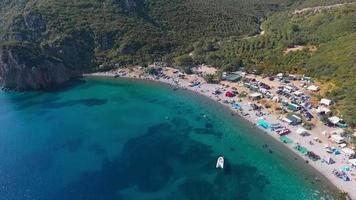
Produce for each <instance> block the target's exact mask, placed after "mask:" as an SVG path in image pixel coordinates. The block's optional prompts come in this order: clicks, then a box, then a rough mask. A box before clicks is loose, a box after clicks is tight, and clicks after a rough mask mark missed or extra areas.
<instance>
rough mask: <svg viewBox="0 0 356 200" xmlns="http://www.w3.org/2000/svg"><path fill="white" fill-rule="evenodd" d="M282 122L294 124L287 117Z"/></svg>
mask: <svg viewBox="0 0 356 200" xmlns="http://www.w3.org/2000/svg"><path fill="white" fill-rule="evenodd" d="M282 121H284V122H287V123H288V124H290V123H292V121H291V120H290V119H288V118H287V117H283V118H282Z"/></svg>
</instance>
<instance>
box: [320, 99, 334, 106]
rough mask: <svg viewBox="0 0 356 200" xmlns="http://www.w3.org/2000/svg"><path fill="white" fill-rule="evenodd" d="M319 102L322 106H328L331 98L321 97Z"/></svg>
mask: <svg viewBox="0 0 356 200" xmlns="http://www.w3.org/2000/svg"><path fill="white" fill-rule="evenodd" d="M319 104H320V105H323V106H330V104H331V100H330V99H321V100H320V103H319Z"/></svg>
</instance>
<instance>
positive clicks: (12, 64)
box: [0, 43, 78, 90]
mask: <svg viewBox="0 0 356 200" xmlns="http://www.w3.org/2000/svg"><path fill="white" fill-rule="evenodd" d="M76 75H78V74H77V73H75V72H74V71H70V70H68V68H67V67H66V66H65V64H64V63H63V62H61V61H60V60H56V59H54V58H50V57H46V56H45V55H44V54H43V53H42V52H41V50H40V49H39V48H34V47H33V46H30V45H27V44H26V45H24V44H18V43H15V44H8V45H2V46H1V47H0V85H1V87H4V88H9V89H14V90H38V89H48V88H51V87H53V86H56V85H59V84H63V83H65V82H66V81H68V80H69V79H71V78H72V77H74V76H76Z"/></svg>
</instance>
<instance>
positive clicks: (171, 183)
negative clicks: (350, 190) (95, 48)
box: [0, 79, 333, 200]
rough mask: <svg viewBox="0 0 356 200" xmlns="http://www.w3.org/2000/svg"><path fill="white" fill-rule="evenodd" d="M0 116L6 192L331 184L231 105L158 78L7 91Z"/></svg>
mask: <svg viewBox="0 0 356 200" xmlns="http://www.w3.org/2000/svg"><path fill="white" fill-rule="evenodd" d="M0 124H1V127H0V199H1V200H2V199H6V200H7V199H8V200H19V199H24V200H27V199H31V200H32V199H36V200H37V199H66V200H80V199H90V200H91V199H93V200H100V199H109V200H111V199H116V200H121V199H125V200H126V199H147V200H151V199H152V200H158V199H162V200H164V199H170V200H180V199H224V200H230V199H231V200H232V199H240V200H245V199H258V200H262V199H276V200H278V199H280V200H285V199H289V200H294V199H319V198H320V197H331V196H330V195H331V191H332V190H333V188H331V187H329V186H328V185H327V184H322V183H320V182H315V181H313V180H314V177H313V176H315V174H313V173H314V172H313V171H311V170H310V169H308V167H306V166H304V165H305V164H303V163H302V162H301V161H300V160H295V159H294V157H295V156H294V155H293V154H291V153H289V152H287V150H286V149H285V148H284V147H281V146H280V145H279V144H276V142H274V141H273V140H271V139H270V138H268V137H266V136H265V135H264V134H263V133H261V132H260V131H258V130H256V129H254V128H253V127H251V126H250V125H249V124H248V123H246V122H245V121H243V120H241V119H239V118H237V117H234V116H231V114H230V113H229V111H227V110H226V109H225V108H222V107H221V106H218V105H216V104H215V103H213V102H212V101H210V100H208V99H206V98H203V97H201V96H197V95H195V94H192V93H190V92H187V91H181V90H178V91H174V90H173V89H172V88H170V87H167V86H164V85H159V84H156V83H147V82H137V81H136V82H134V81H130V80H116V79H90V80H87V81H86V82H85V83H81V84H78V85H76V86H73V87H70V88H66V89H63V90H61V91H55V92H43V93H5V92H2V93H0ZM266 143H267V144H269V149H271V151H269V150H268V149H266V148H262V145H263V144H266ZM219 155H224V156H225V159H226V167H225V169H224V171H222V170H217V169H215V163H216V159H217V157H218V156H219Z"/></svg>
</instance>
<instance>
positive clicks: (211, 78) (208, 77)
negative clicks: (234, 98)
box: [204, 74, 216, 83]
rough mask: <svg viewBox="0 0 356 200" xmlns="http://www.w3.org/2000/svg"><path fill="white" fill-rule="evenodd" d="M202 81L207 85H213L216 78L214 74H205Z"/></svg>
mask: <svg viewBox="0 0 356 200" xmlns="http://www.w3.org/2000/svg"><path fill="white" fill-rule="evenodd" d="M204 80H205V81H206V82H207V83H215V82H216V76H215V75H214V74H206V75H205V76H204Z"/></svg>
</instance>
